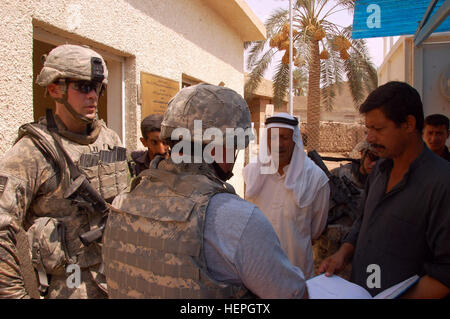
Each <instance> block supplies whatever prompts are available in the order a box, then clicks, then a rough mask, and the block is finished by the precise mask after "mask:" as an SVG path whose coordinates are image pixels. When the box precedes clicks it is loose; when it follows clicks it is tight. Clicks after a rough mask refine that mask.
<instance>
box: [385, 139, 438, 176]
mask: <svg viewBox="0 0 450 319" xmlns="http://www.w3.org/2000/svg"><path fill="white" fill-rule="evenodd" d="M432 154H433V152H432V151H431V150H430V149H429V148H428V147H427V145H426V144H425V143H424V147H423V150H422V152H421V153H420V154H419V156H417V158H416V159H415V160H414V161H413V162H412V163H411V165H410V166H409V169H408V171H407V172H406V174H405V175H409V173H410V172H411V171H413V170H415V169H416V168H418V167H420V165H422V163H423V162H424V161H426V159H427V158H429V157H430V156H432ZM393 165H394V161H393V160H392V159H390V158H384V159H381V160H380V164H379V167H380V170H381V171H383V172H386V171H387V170H390V169H391V168H392V166H393Z"/></svg>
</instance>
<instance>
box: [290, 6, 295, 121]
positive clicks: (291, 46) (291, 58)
mask: <svg viewBox="0 0 450 319" xmlns="http://www.w3.org/2000/svg"><path fill="white" fill-rule="evenodd" d="M292 48H293V43H292V0H289V114H291V115H292V116H293V115H294V105H293V96H292V91H293V88H292V60H293V57H292V53H293V50H292Z"/></svg>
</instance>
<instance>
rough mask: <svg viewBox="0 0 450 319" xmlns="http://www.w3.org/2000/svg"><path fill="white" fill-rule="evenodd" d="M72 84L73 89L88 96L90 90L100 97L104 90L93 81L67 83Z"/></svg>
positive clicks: (99, 83) (99, 84)
mask: <svg viewBox="0 0 450 319" xmlns="http://www.w3.org/2000/svg"><path fill="white" fill-rule="evenodd" d="M69 83H73V89H75V90H77V91H78V92H81V93H83V94H88V93H89V92H91V91H92V90H95V93H97V95H98V96H101V95H102V93H103V90H104V86H103V83H101V82H95V81H69Z"/></svg>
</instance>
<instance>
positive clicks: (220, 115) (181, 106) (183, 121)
mask: <svg viewBox="0 0 450 319" xmlns="http://www.w3.org/2000/svg"><path fill="white" fill-rule="evenodd" d="M195 120H201V124H202V131H203V132H205V131H206V130H208V129H212V128H215V129H219V130H220V132H222V133H223V135H222V137H223V139H222V141H223V142H225V140H226V138H228V136H225V135H226V134H227V133H228V132H229V130H230V129H239V130H240V129H242V130H241V131H242V132H247V134H245V143H235V146H237V147H238V148H246V147H247V146H248V144H249V142H250V140H251V139H253V134H252V132H251V121H250V111H249V108H248V105H247V103H246V102H245V100H244V99H243V98H242V97H241V96H240V95H239V94H238V93H236V92H235V91H233V90H231V89H229V88H226V87H222V86H216V85H211V84H205V83H201V84H197V85H193V86H189V87H187V88H184V89H182V90H181V91H179V92H178V93H177V94H176V95H175V96H174V97H173V98H172V99H171V100H170V101H169V104H168V107H167V111H166V113H165V114H164V119H163V122H162V123H161V134H160V136H161V139H162V140H166V141H168V140H170V139H171V135H172V132H173V131H174V130H175V129H177V128H185V129H187V130H188V131H189V132H190V136H191V141H192V142H194V143H200V142H201V143H202V144H208V143H214V142H217V140H216V139H215V136H211V137H208V136H198V134H195V133H196V132H195V131H194V129H195V123H194V121H195ZM197 123H198V122H197ZM227 129H228V131H227ZM216 132H217V131H216ZM243 144H245V145H243Z"/></svg>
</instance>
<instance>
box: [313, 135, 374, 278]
mask: <svg viewBox="0 0 450 319" xmlns="http://www.w3.org/2000/svg"><path fill="white" fill-rule="evenodd" d="M352 153H357V154H358V155H360V160H359V161H354V162H351V163H348V164H345V165H342V166H340V167H337V168H335V169H332V170H331V172H330V173H331V174H333V175H334V176H337V177H339V179H340V181H341V183H342V185H344V187H346V188H347V190H348V191H349V193H350V195H351V202H349V203H341V204H338V203H336V202H335V201H334V200H333V199H332V197H331V198H330V210H329V211H328V223H327V228H326V231H325V232H324V233H323V234H322V235H321V236H320V237H319V239H317V241H316V242H315V243H314V246H313V250H314V270H315V272H316V273H318V269H319V266H320V264H321V262H322V261H323V260H324V259H325V258H326V257H328V256H331V255H332V254H334V253H335V252H336V251H337V250H338V249H339V247H340V245H341V244H342V240H343V239H344V238H345V236H346V235H347V233H348V232H349V231H350V229H351V226H352V225H353V222H354V221H355V220H356V219H357V217H358V214H357V213H358V208H359V206H360V204H361V200H362V196H363V192H364V185H365V183H366V180H367V177H368V176H369V174H370V172H371V171H372V168H373V167H374V165H375V163H376V161H377V160H378V156H377V155H375V153H374V148H373V147H371V146H370V144H369V143H367V142H366V141H361V142H359V143H358V144H357V145H356V147H355V148H354V150H353V152H352ZM349 184H350V185H349ZM350 272H351V265H350V264H348V265H347V267H346V268H345V269H344V270H343V271H342V273H341V274H340V276H341V277H343V278H345V279H347V280H348V279H350Z"/></svg>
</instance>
